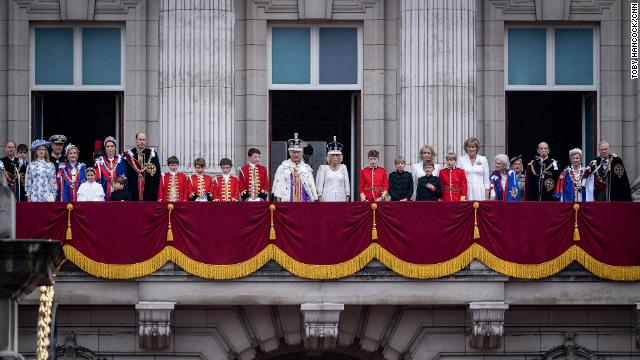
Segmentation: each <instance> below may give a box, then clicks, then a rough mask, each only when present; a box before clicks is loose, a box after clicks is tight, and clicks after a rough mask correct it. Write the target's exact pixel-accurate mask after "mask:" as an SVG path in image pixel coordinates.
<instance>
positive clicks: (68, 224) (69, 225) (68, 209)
mask: <svg viewBox="0 0 640 360" xmlns="http://www.w3.org/2000/svg"><path fill="white" fill-rule="evenodd" d="M71 210H73V204H67V235H66V236H65V239H66V240H71V239H73V234H72V233H71Z"/></svg>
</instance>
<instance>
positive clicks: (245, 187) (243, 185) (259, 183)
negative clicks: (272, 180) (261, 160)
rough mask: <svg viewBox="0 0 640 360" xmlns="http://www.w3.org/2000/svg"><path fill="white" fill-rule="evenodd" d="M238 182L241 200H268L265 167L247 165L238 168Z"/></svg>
mask: <svg viewBox="0 0 640 360" xmlns="http://www.w3.org/2000/svg"><path fill="white" fill-rule="evenodd" d="M238 180H240V197H241V198H242V200H248V199H252V200H255V199H256V198H260V199H262V200H267V199H268V198H269V175H268V174H267V168H266V167H264V166H262V165H260V164H256V166H251V165H250V164H247V165H245V166H243V167H241V168H240V171H239V172H238Z"/></svg>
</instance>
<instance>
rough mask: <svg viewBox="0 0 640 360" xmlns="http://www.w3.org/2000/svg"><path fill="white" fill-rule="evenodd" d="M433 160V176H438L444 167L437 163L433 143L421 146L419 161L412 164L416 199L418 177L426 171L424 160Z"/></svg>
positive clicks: (414, 197)
mask: <svg viewBox="0 0 640 360" xmlns="http://www.w3.org/2000/svg"><path fill="white" fill-rule="evenodd" d="M427 160H429V161H433V162H434V166H433V176H435V177H438V174H439V173H440V169H441V168H442V167H441V166H440V164H436V163H435V162H436V152H435V150H433V146H431V145H422V147H421V148H420V152H419V153H418V162H417V163H415V164H413V165H411V175H412V176H413V196H412V197H411V199H412V200H415V199H416V187H417V186H418V179H420V178H421V177H423V176H424V175H425V173H424V165H423V164H424V162H425V161H427Z"/></svg>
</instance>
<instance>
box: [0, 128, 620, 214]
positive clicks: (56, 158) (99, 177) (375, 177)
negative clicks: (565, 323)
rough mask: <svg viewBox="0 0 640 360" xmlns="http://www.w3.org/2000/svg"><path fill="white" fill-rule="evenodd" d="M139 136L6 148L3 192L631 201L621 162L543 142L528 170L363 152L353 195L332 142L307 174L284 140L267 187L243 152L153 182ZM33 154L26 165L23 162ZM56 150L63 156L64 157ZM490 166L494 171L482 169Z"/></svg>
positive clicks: (255, 155)
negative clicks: (84, 149) (555, 152)
mask: <svg viewBox="0 0 640 360" xmlns="http://www.w3.org/2000/svg"><path fill="white" fill-rule="evenodd" d="M146 142H147V138H146V135H145V134H144V133H142V132H139V133H137V134H136V147H135V148H133V149H131V150H128V151H126V152H124V153H123V154H118V153H117V149H118V142H117V141H116V139H115V138H113V137H111V136H109V137H107V138H106V139H105V140H104V142H102V145H101V147H102V149H101V151H99V152H98V153H95V154H94V156H93V158H94V164H93V166H87V165H86V164H84V163H81V162H79V161H78V158H79V149H78V147H76V146H75V145H73V144H71V143H68V144H66V146H65V143H67V139H66V137H65V136H64V135H53V136H51V137H50V138H49V140H48V141H47V140H40V139H39V140H35V141H33V143H32V144H31V147H27V146H26V145H25V144H20V145H16V143H15V142H14V141H8V142H7V144H6V148H5V149H6V150H5V151H6V156H5V157H4V158H2V159H0V183H4V184H5V185H7V186H9V187H10V188H11V189H12V191H13V192H14V194H15V197H16V199H17V200H18V201H31V202H46V201H63V202H74V201H169V202H175V201H202V202H206V201H269V200H273V201H291V202H307V201H351V200H360V201H367V202H378V201H388V200H389V201H428V200H431V201H482V200H496V201H507V202H514V201H522V200H529V201H565V202H582V201H630V200H631V191H630V187H629V179H628V176H627V172H626V169H625V167H624V164H623V162H622V159H621V158H620V157H619V156H617V155H615V154H612V153H610V152H609V144H608V143H607V142H606V141H601V142H600V143H599V144H598V152H599V154H598V156H597V157H596V158H595V159H594V160H592V161H590V162H589V163H587V164H584V156H583V152H582V150H580V149H572V150H570V151H569V154H568V156H569V160H570V165H569V166H568V167H567V168H565V169H561V168H560V165H559V163H558V162H557V161H556V160H554V159H553V158H551V157H550V156H549V154H550V148H549V145H548V144H547V143H546V142H541V143H540V144H538V147H537V154H538V155H537V156H536V157H535V158H534V159H533V160H531V161H530V162H529V163H527V164H526V165H525V164H524V162H523V159H522V156H516V157H513V158H511V159H509V157H508V156H507V155H506V154H498V155H496V156H495V162H494V163H493V164H490V163H489V161H488V160H487V158H486V157H485V156H483V155H480V142H479V140H478V139H477V138H475V137H471V138H469V139H467V140H466V141H465V142H464V150H465V154H464V155H462V156H460V157H458V156H457V155H456V154H455V153H451V152H450V153H447V154H446V155H445V157H444V159H445V163H444V164H443V165H440V164H438V163H436V162H435V159H436V155H437V154H436V153H435V151H434V149H433V147H432V146H430V145H424V146H422V147H421V148H420V151H419V154H418V159H419V161H418V162H417V163H414V164H411V165H410V166H409V167H408V170H407V169H406V168H407V163H406V159H405V157H403V156H398V157H397V158H396V159H395V171H393V172H391V173H390V174H387V171H386V170H385V168H384V167H382V166H380V165H379V158H380V156H379V152H378V151H376V150H370V151H369V152H368V154H367V161H368V166H366V167H364V168H363V169H361V170H360V173H359V177H358V180H359V184H358V185H359V186H358V192H359V193H358V194H357V195H356V196H352V194H351V185H350V184H351V182H350V177H349V172H348V169H347V167H346V166H345V164H343V163H342V162H343V154H342V150H343V146H342V144H340V143H339V142H338V141H337V139H336V137H335V136H334V138H333V141H331V142H329V143H328V144H327V152H326V164H325V165H321V166H320V167H319V169H318V170H317V174H316V175H315V176H314V171H313V169H312V168H311V166H310V165H309V164H307V163H306V162H305V161H304V158H303V155H302V154H303V148H304V142H303V140H302V139H300V138H299V137H298V134H297V133H296V134H294V137H293V138H292V139H290V140H289V141H288V142H287V145H288V147H287V151H288V158H287V159H286V160H285V161H283V162H282V164H280V165H279V166H278V168H277V171H276V173H275V175H274V177H273V183H272V184H271V183H270V182H269V175H268V172H267V169H266V168H265V167H264V166H262V165H261V164H260V155H261V154H260V151H259V150H258V149H255V148H251V149H249V151H248V153H247V155H248V161H247V164H246V165H244V166H242V167H240V168H238V169H237V172H236V174H233V171H232V170H233V164H232V162H231V160H230V159H228V158H223V159H221V160H220V161H219V163H218V165H219V166H220V170H221V172H222V173H221V174H218V175H217V176H210V175H208V174H206V173H205V169H206V167H207V163H206V160H205V159H203V158H197V159H195V160H194V161H193V166H194V168H195V172H194V173H193V174H189V175H187V174H184V173H181V172H179V171H178V169H179V167H180V160H179V159H178V158H177V157H176V156H170V157H169V158H168V159H167V165H168V168H169V171H168V172H166V173H164V174H161V167H160V159H159V157H158V155H157V153H156V152H155V150H154V149H152V148H148V147H147V146H146ZM29 150H30V151H31V159H30V160H31V161H29V159H28V158H27V155H28V152H29ZM63 152H64V153H63ZM491 165H493V166H492V167H493V171H492V172H491V171H490V166H491Z"/></svg>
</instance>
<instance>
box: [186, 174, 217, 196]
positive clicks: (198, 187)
mask: <svg viewBox="0 0 640 360" xmlns="http://www.w3.org/2000/svg"><path fill="white" fill-rule="evenodd" d="M205 199H206V201H211V200H213V179H212V178H211V176H209V175H206V174H202V175H198V174H192V175H191V176H190V177H189V200H191V201H196V200H197V201H205Z"/></svg>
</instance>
